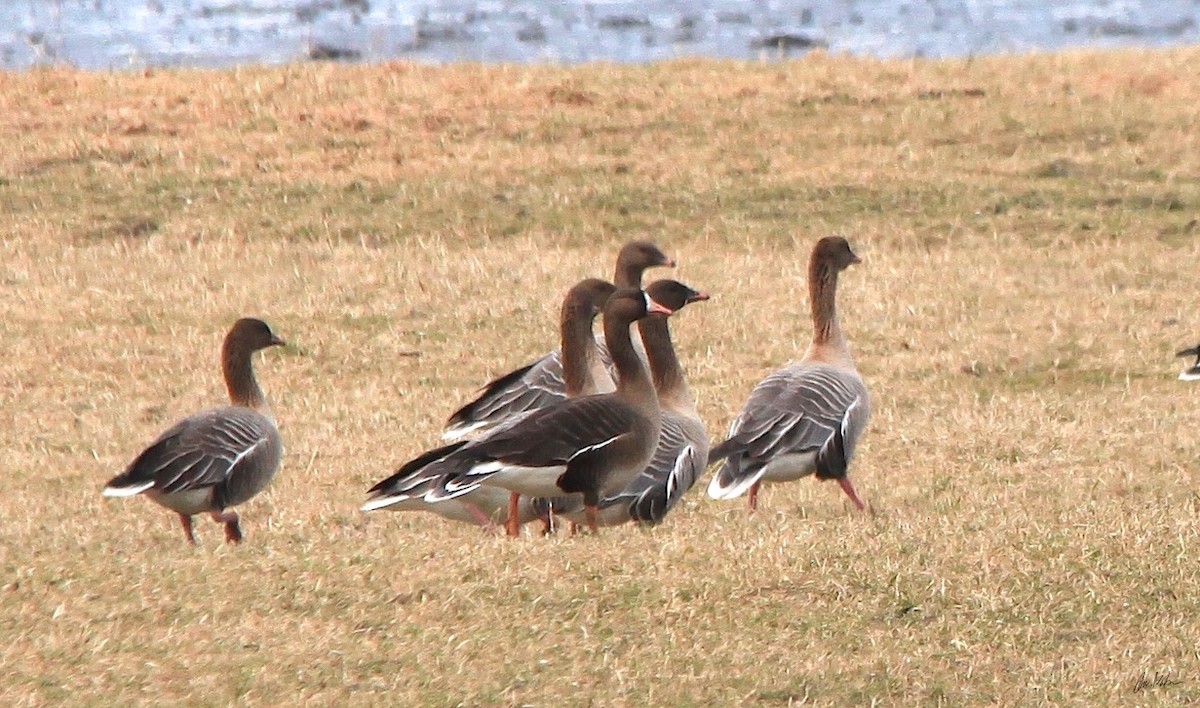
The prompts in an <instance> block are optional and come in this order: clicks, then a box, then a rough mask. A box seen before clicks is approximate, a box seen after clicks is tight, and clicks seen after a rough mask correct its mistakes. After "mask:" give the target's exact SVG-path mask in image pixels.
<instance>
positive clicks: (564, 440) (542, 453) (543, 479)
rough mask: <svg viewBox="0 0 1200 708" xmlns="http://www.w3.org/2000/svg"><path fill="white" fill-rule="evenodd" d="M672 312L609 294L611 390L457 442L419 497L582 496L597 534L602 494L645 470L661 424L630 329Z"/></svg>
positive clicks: (627, 291) (632, 296)
mask: <svg viewBox="0 0 1200 708" xmlns="http://www.w3.org/2000/svg"><path fill="white" fill-rule="evenodd" d="M671 312H672V311H671V310H670V309H669V308H667V307H665V306H663V305H662V304H660V303H657V302H655V301H654V300H652V299H651V298H650V297H649V296H648V295H646V293H644V292H643V291H641V290H635V289H632V288H623V289H620V290H617V291H616V292H615V293H613V295H612V297H610V298H609V299H608V302H606V303H605V305H604V336H605V339H606V340H607V341H608V347H609V352H610V353H611V354H612V359H613V363H614V364H615V365H616V368H617V390H616V391H614V392H612V393H604V394H596V395H593V396H583V397H580V398H569V399H566V400H564V401H562V402H561V403H556V404H553V405H550V406H548V407H546V408H541V409H538V410H536V411H534V412H532V413H530V414H529V415H528V416H526V417H525V418H523V419H522V420H521V421H519V422H518V423H516V424H514V425H511V426H509V427H507V428H505V429H504V430H502V431H499V432H497V433H495V434H493V435H490V436H488V437H487V438H486V439H482V440H479V439H477V440H473V441H471V442H469V443H467V444H465V445H463V446H462V447H460V448H459V449H457V450H455V451H454V452H452V453H451V454H449V455H448V456H446V457H445V458H444V459H443V460H442V461H441V462H440V463H439V466H444V467H443V468H444V469H445V470H446V473H445V475H444V476H443V477H442V478H441V479H440V480H439V481H438V482H437V484H436V485H435V486H434V488H433V489H431V490H430V491H429V492H427V493H426V495H425V498H426V499H427V500H428V501H431V502H440V501H442V500H446V499H453V498H454V497H456V496H461V495H463V494H466V493H468V492H470V491H471V490H473V489H475V488H476V487H477V486H479V485H485V486H498V487H503V488H505V489H508V490H510V491H514V492H518V493H520V494H522V495H525V496H533V497H555V496H559V495H562V494H564V493H566V494H582V495H583V504H584V509H585V517H586V519H587V524H588V527H589V528H590V529H591V530H592V531H593V532H595V531H597V530H598V527H597V519H596V507H597V505H598V504H599V502H600V498H601V497H602V496H604V495H606V494H611V493H613V492H616V491H619V490H621V489H624V488H625V487H626V486H627V485H628V484H629V483H630V482H632V481H633V479H634V478H635V477H636V476H637V475H638V474H640V473H641V471H642V470H643V469H645V468H646V464H647V463H649V461H650V457H651V455H652V454H653V452H654V447H655V445H656V443H657V442H658V435H659V429H660V427H661V417H660V414H659V408H658V396H657V394H656V393H655V392H654V382H653V381H652V380H651V378H650V374H649V373H648V372H647V371H646V367H645V366H644V365H643V364H642V360H641V359H640V358H639V357H638V354H637V350H636V349H634V346H633V342H632V340H631V337H630V331H629V330H630V326H631V325H632V323H633V322H635V321H637V320H640V319H642V318H643V317H646V316H648V315H669V314H671Z"/></svg>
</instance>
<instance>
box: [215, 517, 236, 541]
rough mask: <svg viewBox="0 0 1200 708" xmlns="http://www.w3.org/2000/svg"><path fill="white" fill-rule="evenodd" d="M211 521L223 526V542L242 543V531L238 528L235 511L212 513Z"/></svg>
mask: <svg viewBox="0 0 1200 708" xmlns="http://www.w3.org/2000/svg"><path fill="white" fill-rule="evenodd" d="M212 517H213V521H216V522H217V523H219V524H225V540H226V541H227V542H229V543H241V542H242V529H241V528H240V527H238V515H237V512H236V511H226V512H224V513H222V512H220V511H214V512H212Z"/></svg>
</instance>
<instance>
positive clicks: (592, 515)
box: [584, 504, 600, 535]
mask: <svg viewBox="0 0 1200 708" xmlns="http://www.w3.org/2000/svg"><path fill="white" fill-rule="evenodd" d="M584 508H585V509H586V510H587V525H588V529H589V530H590V531H591V532H592V533H593V534H596V535H598V534H599V533H600V525H599V524H597V523H596V507H594V506H592V505H591V504H589V505H587V506H586V507H584Z"/></svg>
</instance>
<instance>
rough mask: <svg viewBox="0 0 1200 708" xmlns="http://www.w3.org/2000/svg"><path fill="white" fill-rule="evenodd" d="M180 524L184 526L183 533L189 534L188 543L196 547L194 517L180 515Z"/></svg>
mask: <svg viewBox="0 0 1200 708" xmlns="http://www.w3.org/2000/svg"><path fill="white" fill-rule="evenodd" d="M179 523H180V525H182V526H183V532H184V533H186V534H187V540H188V543H190V544H192V545H193V546H194V545H196V534H194V533H192V517H190V516H188V515H187V514H180V515H179Z"/></svg>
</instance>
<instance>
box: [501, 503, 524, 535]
mask: <svg viewBox="0 0 1200 708" xmlns="http://www.w3.org/2000/svg"><path fill="white" fill-rule="evenodd" d="M520 511H521V495H520V494H517V493H516V492H511V493H509V495H508V518H507V519H506V520H505V522H504V529H505V531H507V532H508V535H509V536H511V537H512V538H516V537H517V536H520V535H521V519H520V516H519V514H520Z"/></svg>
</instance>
